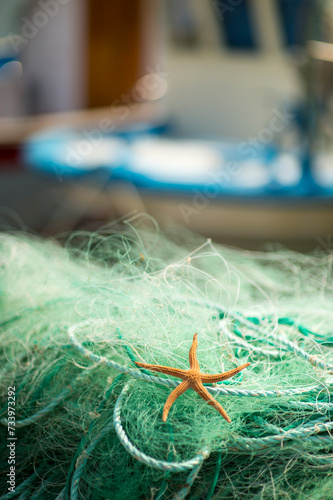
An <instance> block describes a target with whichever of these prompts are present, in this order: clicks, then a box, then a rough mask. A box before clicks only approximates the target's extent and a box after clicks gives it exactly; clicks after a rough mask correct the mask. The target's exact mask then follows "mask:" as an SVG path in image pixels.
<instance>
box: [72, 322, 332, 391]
mask: <svg viewBox="0 0 333 500" xmlns="http://www.w3.org/2000/svg"><path fill="white" fill-rule="evenodd" d="M91 322H92V321H91V320H87V321H83V322H82V323H77V324H75V325H73V326H71V327H70V328H69V330H68V337H69V342H70V343H71V345H72V346H73V347H74V349H76V350H77V351H78V352H79V353H80V354H81V355H82V356H84V357H85V358H87V359H89V360H90V361H92V362H94V363H98V364H102V365H105V366H108V367H109V368H113V369H115V370H118V371H120V372H122V373H127V374H128V375H131V376H132V377H133V378H136V379H141V380H145V381H147V382H153V383H156V384H161V385H164V386H165V387H172V388H175V387H177V386H178V385H179V383H180V382H177V381H175V380H171V379H167V378H161V377H155V376H153V375H147V374H146V373H142V372H141V371H140V370H135V369H132V368H128V367H127V366H123V365H121V364H119V363H116V362H115V361H112V360H110V359H108V358H106V357H104V356H103V357H102V356H98V355H97V354H94V353H93V352H91V351H90V350H89V349H87V348H86V347H84V346H83V345H82V344H81V343H80V342H79V341H78V340H77V339H76V337H75V335H74V334H75V332H76V331H77V330H79V329H80V328H82V327H85V326H88V325H90V324H91ZM99 322H105V320H97V323H99ZM326 384H327V385H330V384H333V378H331V379H329V380H327V381H326ZM323 387H325V384H324V383H322V384H316V385H311V386H308V387H298V388H295V389H276V390H267V391H264V390H262V389H257V390H248V389H237V388H234V387H223V386H217V387H211V386H206V388H207V390H208V392H210V393H211V394H216V395H220V394H223V395H229V396H245V397H248V396H250V397H281V396H292V395H297V394H305V393H309V392H316V391H318V390H320V389H322V388H323Z"/></svg>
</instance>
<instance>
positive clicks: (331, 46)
mask: <svg viewBox="0 0 333 500" xmlns="http://www.w3.org/2000/svg"><path fill="white" fill-rule="evenodd" d="M136 212H147V213H149V214H151V215H152V216H153V217H155V218H156V219H157V221H158V222H159V223H160V224H162V225H163V224H170V223H171V224H172V223H176V224H177V225H179V226H180V227H185V228H186V229H189V230H194V231H196V232H199V233H201V234H203V235H205V236H209V237H212V238H214V239H216V240H218V241H219V242H221V243H224V244H230V245H237V246H240V247H242V248H248V249H255V250H261V249H267V248H268V249H271V248H276V247H279V246H281V245H282V246H287V247H289V248H292V249H296V250H300V251H304V252H307V251H327V250H330V249H332V247H333V237H332V233H333V1H332V0H128V1H127V2H119V1H116V0H10V2H9V1H8V0H0V222H1V224H0V225H1V227H2V228H4V229H5V228H6V227H8V226H10V225H16V227H20V228H22V229H25V230H29V231H33V232H35V233H40V234H42V235H54V234H58V233H61V232H63V231H68V230H72V229H82V228H85V229H90V230H94V229H97V228H98V227H100V226H101V225H103V224H104V223H106V222H108V221H112V220H115V219H119V218H122V217H126V216H128V215H131V214H134V213H136Z"/></svg>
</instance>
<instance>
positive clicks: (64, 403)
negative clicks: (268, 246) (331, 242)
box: [0, 217, 333, 500]
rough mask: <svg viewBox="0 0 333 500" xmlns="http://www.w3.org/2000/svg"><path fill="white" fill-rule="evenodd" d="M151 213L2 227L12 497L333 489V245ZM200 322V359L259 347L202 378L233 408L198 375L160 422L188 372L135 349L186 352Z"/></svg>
mask: <svg viewBox="0 0 333 500" xmlns="http://www.w3.org/2000/svg"><path fill="white" fill-rule="evenodd" d="M141 225H142V226H143V224H141V219H140V217H138V218H137V220H136V221H134V222H130V221H126V223H125V224H124V227H122V228H121V230H119V228H118V227H113V226H111V227H106V228H104V229H102V230H101V231H100V232H99V233H94V234H90V233H83V232H81V233H75V234H73V235H72V236H71V237H70V238H68V239H67V240H66V243H65V244H64V245H60V244H59V243H58V242H56V241H52V240H42V239H39V238H36V237H32V236H27V235H23V234H10V233H3V234H1V235H0V286H1V290H0V308H1V323H0V367H1V368H0V382H1V413H0V418H1V426H0V432H1V445H0V446H1V454H0V467H1V472H2V474H1V480H0V481H1V489H0V494H2V495H3V497H1V498H12V497H13V498H14V497H15V496H19V495H21V496H20V498H40V499H43V498H45V499H49V498H59V499H65V498H74V499H75V498H77V499H83V498H87V499H90V498H91V499H111V498H112V499H121V500H126V499H136V498H138V499H148V498H149V499H158V500H161V499H164V500H166V499H169V498H185V497H188V498H192V499H202V498H205V499H211V498H237V499H239V498H253V499H266V498H267V499H272V498H275V499H279V498H281V499H282V498H283V499H285V498H291V499H297V498H299V499H301V498H302V499H304V498H309V499H326V498H327V499H329V498H331V495H332V486H333V479H332V476H331V473H332V465H333V460H332V458H333V455H332V452H333V439H332V437H331V432H332V430H333V422H332V421H331V414H332V410H333V402H331V399H330V392H331V389H332V386H333V352H332V347H333V334H332V319H333V308H332V259H333V255H332V254H327V253H325V254H324V253H323V254H322V255H316V256H314V255H312V256H306V255H301V254H297V253H293V252H290V251H286V250H281V251H276V252H270V253H250V252H245V251H240V250H235V249H230V248H225V247H222V246H219V245H216V244H214V243H212V242H211V241H210V240H207V241H206V240H205V241H202V240H200V239H199V238H198V237H196V236H193V235H190V234H186V235H184V234H182V241H181V242H178V243H177V242H175V240H176V239H177V238H178V239H179V238H180V236H179V233H173V234H172V235H171V236H172V237H171V236H170V235H169V236H165V235H163V234H161V232H160V231H158V229H157V228H156V227H155V226H154V227H153V229H151V230H148V229H147V228H146V227H145V228H143V227H140V226H141ZM146 225H147V221H145V224H144V226H146ZM195 332H197V333H198V350H197V356H198V360H199V363H200V369H201V371H202V372H203V373H220V372H223V371H227V370H230V369H232V368H235V367H237V366H239V365H240V364H243V363H247V362H250V363H251V365H250V366H249V367H248V368H247V369H245V370H244V371H242V372H240V373H239V374H237V375H236V376H235V377H233V378H231V379H229V380H226V381H225V382H222V383H218V384H215V385H214V386H209V385H208V386H207V389H208V390H209V391H210V392H211V394H212V395H213V397H214V398H216V400H217V401H218V402H219V403H220V404H221V405H222V406H223V408H224V409H225V410H226V412H227V413H228V415H229V416H230V418H231V420H232V422H231V424H229V423H227V422H226V421H225V420H224V419H223V418H222V417H221V415H219V413H218V412H217V411H216V410H214V409H213V408H212V407H211V406H208V405H207V403H206V402H205V401H203V400H202V399H201V398H200V397H199V396H198V394H196V393H195V392H194V391H193V390H188V391H187V392H185V393H184V394H183V395H182V396H180V397H179V398H178V399H177V401H176V402H175V403H174V405H173V406H172V408H171V410H170V413H169V416H168V419H167V422H166V423H163V422H162V409H163V406H164V403H165V401H166V399H167V397H168V395H169V394H170V392H171V391H172V389H173V388H174V387H175V386H176V385H177V384H178V383H179V382H180V381H179V379H175V378H173V377H170V376H167V375H163V374H159V373H154V372H149V371H145V370H139V369H138V368H137V367H136V365H135V361H141V362H144V363H152V364H158V365H165V366H172V367H177V368H182V369H188V368H189V365H188V353H189V349H190V346H191V343H192V339H193V335H194V333H195ZM10 390H12V391H13V394H15V429H14V433H15V438H16V440H15V492H12V491H11V490H10V489H9V487H10V483H9V482H8V481H9V479H10V477H9V476H7V474H8V473H9V470H10V466H9V462H8V460H9V457H10V448H9V447H8V442H9V440H8V437H10V435H9V431H10V428H12V427H13V418H10V417H12V414H11V413H10V411H9V405H8V400H9V391H10ZM11 410H13V408H12V407H11Z"/></svg>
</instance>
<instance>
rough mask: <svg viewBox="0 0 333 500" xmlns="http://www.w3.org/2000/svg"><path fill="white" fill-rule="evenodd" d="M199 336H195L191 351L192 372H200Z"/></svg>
mask: <svg viewBox="0 0 333 500" xmlns="http://www.w3.org/2000/svg"><path fill="white" fill-rule="evenodd" d="M197 337H198V334H197V333H195V334H194V336H193V342H192V345H191V349H190V354H189V361H190V367H191V369H192V370H199V362H198V360H197V346H198V338H197Z"/></svg>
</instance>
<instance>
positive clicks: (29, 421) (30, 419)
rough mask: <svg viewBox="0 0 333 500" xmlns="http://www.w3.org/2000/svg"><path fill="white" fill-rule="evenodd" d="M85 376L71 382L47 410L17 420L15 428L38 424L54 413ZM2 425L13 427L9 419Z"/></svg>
mask: <svg viewBox="0 0 333 500" xmlns="http://www.w3.org/2000/svg"><path fill="white" fill-rule="evenodd" d="M84 376H85V373H83V374H81V375H79V376H78V377H76V378H75V379H74V381H73V382H71V383H70V384H69V385H68V387H66V389H64V390H63V391H61V393H60V394H58V396H56V397H55V398H54V399H53V400H52V401H51V402H50V403H49V404H48V405H46V406H45V408H42V409H41V410H39V411H38V412H37V413H35V414H34V415H32V416H31V417H27V418H24V419H22V420H16V421H15V427H25V426H26V425H30V424H34V423H36V422H38V420H40V419H41V418H43V417H45V415H47V414H48V413H50V412H51V411H53V410H54V409H55V408H56V407H57V406H58V405H59V404H60V403H62V402H63V401H64V400H65V399H66V398H67V397H68V396H69V395H70V394H71V392H72V391H73V390H74V388H75V386H76V384H77V383H78V382H79V381H80V380H81V379H82V378H83V377H84ZM0 423H1V424H2V425H4V426H6V427H7V426H8V425H11V424H9V423H8V419H7V418H1V419H0Z"/></svg>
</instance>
